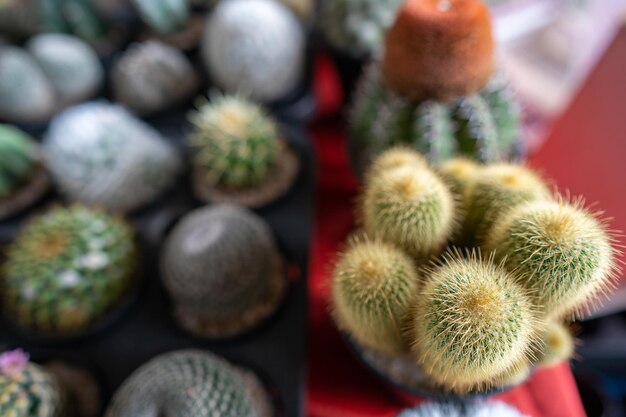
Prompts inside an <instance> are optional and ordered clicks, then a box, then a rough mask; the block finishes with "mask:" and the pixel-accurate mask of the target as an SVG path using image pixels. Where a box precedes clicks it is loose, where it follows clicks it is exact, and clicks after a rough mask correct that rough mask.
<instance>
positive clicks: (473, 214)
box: [463, 163, 550, 244]
mask: <svg viewBox="0 0 626 417" xmlns="http://www.w3.org/2000/svg"><path fill="white" fill-rule="evenodd" d="M549 198H550V191H549V189H548V187H547V186H546V184H545V183H544V181H543V180H542V179H541V178H540V177H539V176H538V175H537V174H535V173H534V172H533V171H531V170H530V169H528V168H525V167H523V166H520V165H515V164H508V163H496V164H491V165H487V166H485V167H484V168H483V169H480V170H479V171H478V172H477V173H476V175H474V178H473V181H471V183H470V185H469V186H468V189H467V193H466V195H465V208H466V216H465V222H464V224H463V234H464V241H465V243H467V244H480V242H482V241H483V239H484V238H485V236H486V234H487V233H488V232H489V230H490V229H491V227H492V226H493V223H494V222H495V221H496V220H497V219H498V218H500V217H501V216H503V215H505V214H506V212H507V210H510V209H513V208H515V206H517V205H519V204H522V203H525V202H528V201H534V200H546V199H549Z"/></svg>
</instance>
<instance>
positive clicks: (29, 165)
mask: <svg viewBox="0 0 626 417" xmlns="http://www.w3.org/2000/svg"><path fill="white" fill-rule="evenodd" d="M39 167H40V162H39V155H38V151H37V144H36V143H35V141H34V140H33V138H31V137H30V136H29V135H27V134H26V133H24V132H22V131H21V130H19V129H17V128H15V127H13V126H9V125H3V124H0V203H1V202H2V201H3V200H7V199H9V198H10V197H12V196H13V195H14V194H15V193H16V192H17V191H19V190H20V189H21V188H22V187H24V186H25V185H27V184H28V182H29V181H30V180H31V179H32V178H33V176H34V175H35V174H36V173H37V170H38V169H39Z"/></svg>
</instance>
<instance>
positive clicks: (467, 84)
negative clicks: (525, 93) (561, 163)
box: [349, 0, 521, 175]
mask: <svg viewBox="0 0 626 417" xmlns="http://www.w3.org/2000/svg"><path fill="white" fill-rule="evenodd" d="M442 5H449V6H450V7H445V8H442V7H443V6H442ZM468 39H472V41H471V42H469V41H468ZM493 66H494V64H493V39H492V35H491V24H490V21H489V16H488V11H487V9H486V7H485V6H484V5H483V4H482V3H480V2H479V1H478V0H473V1H467V2H442V1H434V0H432V1H431V0H429V1H421V0H409V1H407V2H406V3H404V5H403V6H402V8H401V9H400V12H399V14H398V17H397V19H396V22H395V23H394V25H393V26H392V27H391V29H390V30H389V32H388V33H387V38H386V44H385V48H384V56H383V59H382V60H381V61H376V62H374V63H373V64H372V65H371V66H370V67H369V68H368V69H367V70H366V73H365V74H364V75H363V78H362V80H361V82H360V85H359V87H358V88H357V92H356V98H355V101H354V105H353V108H352V109H351V114H350V144H349V146H350V148H351V149H350V154H351V156H352V162H353V166H354V168H355V170H356V171H357V173H358V174H359V175H361V174H362V173H363V172H364V171H365V170H366V168H367V166H368V165H369V163H370V162H371V160H372V159H373V158H374V157H375V156H376V155H378V154H379V153H380V152H382V151H383V150H385V149H387V148H389V147H393V146H397V145H402V144H404V145H407V146H411V147H413V148H415V149H416V150H418V151H420V152H422V153H424V154H425V155H426V156H427V158H428V159H429V160H431V161H433V162H436V163H439V162H442V161H444V160H446V159H449V158H452V157H454V156H457V155H468V156H471V157H473V158H476V159H478V160H482V161H495V160H503V159H514V158H515V157H517V156H518V154H519V151H520V144H519V139H520V134H521V129H520V109H519V105H518V104H517V103H516V101H515V100H514V98H513V97H512V94H511V93H510V91H509V90H508V89H507V85H506V82H505V81H504V80H503V79H502V77H501V76H500V75H494V71H493Z"/></svg>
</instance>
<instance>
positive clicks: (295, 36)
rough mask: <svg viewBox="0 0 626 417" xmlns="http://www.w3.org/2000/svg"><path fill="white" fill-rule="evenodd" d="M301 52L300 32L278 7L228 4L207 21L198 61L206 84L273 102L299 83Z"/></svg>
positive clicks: (268, 1)
mask: <svg viewBox="0 0 626 417" xmlns="http://www.w3.org/2000/svg"><path fill="white" fill-rule="evenodd" d="M305 49H306V45H305V37H304V30H303V29H302V27H301V25H300V23H299V22H298V20H297V18H296V17H295V16H294V15H293V14H292V13H291V12H290V11H289V10H288V9H287V8H286V7H285V6H283V5H282V4H280V3H278V2H276V1H273V0H229V1H223V2H220V3H219V4H218V6H217V7H216V8H215V10H214V11H213V13H212V14H211V15H210V16H209V19H208V21H207V25H206V30H205V33H204V39H203V43H202V56H203V59H204V63H205V65H206V67H207V69H208V70H209V74H210V75H211V78H212V79H213V81H214V82H215V83H216V84H217V85H218V86H219V87H220V88H222V89H223V90H225V91H226V92H228V93H238V94H242V95H245V96H248V97H250V98H252V99H253V100H255V101H261V102H274V101H278V100H280V99H282V98H285V97H286V96H287V95H288V94H289V93H291V92H292V91H294V90H295V88H296V87H297V86H298V84H299V83H300V81H301V80H302V78H303V73H304V61H305ZM234 51H235V52H234Z"/></svg>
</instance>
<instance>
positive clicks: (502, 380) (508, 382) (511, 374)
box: [492, 346, 536, 388]
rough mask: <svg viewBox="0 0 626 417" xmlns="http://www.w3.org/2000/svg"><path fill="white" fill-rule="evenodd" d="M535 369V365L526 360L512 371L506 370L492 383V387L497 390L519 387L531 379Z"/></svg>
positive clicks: (533, 352)
mask: <svg viewBox="0 0 626 417" xmlns="http://www.w3.org/2000/svg"><path fill="white" fill-rule="evenodd" d="M533 348H534V346H533ZM531 349H532V348H531ZM532 354H533V355H535V354H536V352H535V351H534V350H533V351H532ZM533 367H534V365H533V364H532V363H531V362H530V361H529V360H528V359H524V360H522V361H521V362H520V363H518V364H516V365H515V366H513V367H512V368H511V369H508V370H506V371H505V372H504V373H503V374H500V375H498V377H497V378H495V379H494V380H493V381H492V385H493V386H494V387H496V388H497V387H500V388H507V387H515V386H518V385H520V384H522V383H524V382H525V381H526V380H528V379H529V378H530V375H531V373H532V371H533Z"/></svg>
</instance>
